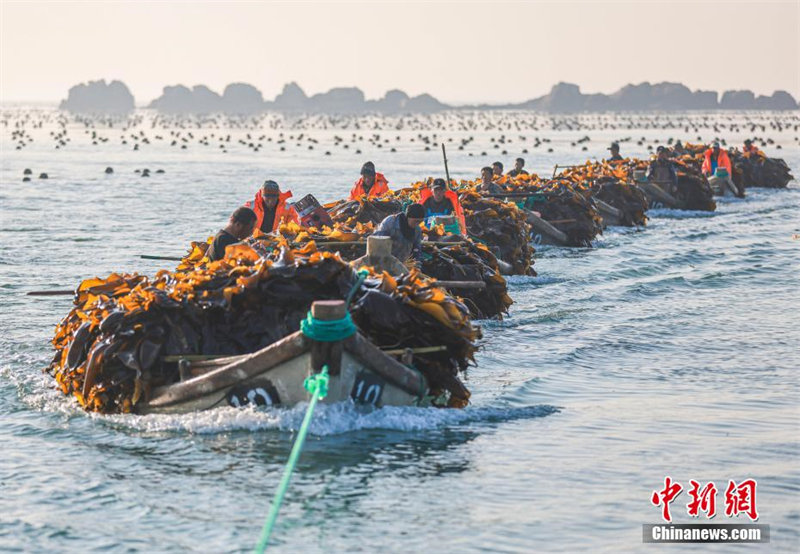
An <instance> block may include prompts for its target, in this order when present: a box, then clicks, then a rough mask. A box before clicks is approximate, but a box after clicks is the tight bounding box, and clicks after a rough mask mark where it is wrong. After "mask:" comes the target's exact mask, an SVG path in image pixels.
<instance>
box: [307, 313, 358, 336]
mask: <svg viewBox="0 0 800 554" xmlns="http://www.w3.org/2000/svg"><path fill="white" fill-rule="evenodd" d="M300 331H302V332H303V334H304V335H305V336H307V337H308V338H310V339H311V340H315V341H317V342H336V341H340V340H344V339H346V338H348V337H352V336H353V335H355V334H356V324H355V323H353V318H351V317H350V312H347V313H345V315H344V317H343V318H342V319H332V320H330V321H323V320H321V319H317V318H315V317H314V316H313V315H311V312H308V314H307V315H306V318H305V319H304V320H302V321H301V322H300Z"/></svg>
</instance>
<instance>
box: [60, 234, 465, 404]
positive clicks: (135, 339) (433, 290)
mask: <svg viewBox="0 0 800 554" xmlns="http://www.w3.org/2000/svg"><path fill="white" fill-rule="evenodd" d="M312 246H313V245H312ZM311 250H313V248H311V247H309V248H308V251H311ZM357 282H358V275H357V273H356V272H355V270H354V269H353V268H352V267H351V266H349V265H348V264H347V263H345V262H344V261H342V260H341V258H339V257H338V256H336V255H334V254H330V253H327V252H325V253H321V252H313V253H310V254H309V253H307V252H306V253H300V252H298V251H292V250H289V249H287V248H282V249H280V250H272V251H271V252H270V254H269V255H267V256H260V255H259V254H258V253H257V252H256V251H255V250H254V249H253V248H251V247H250V246H248V245H245V244H242V245H237V246H235V247H231V248H229V249H228V250H227V256H226V258H225V259H223V260H220V261H217V262H212V263H208V264H198V265H197V266H195V267H194V268H193V269H187V270H185V271H175V272H170V271H166V270H162V271H160V272H159V273H157V274H156V276H155V277H154V278H152V279H149V278H147V277H144V276H141V275H135V274H134V275H119V274H112V275H110V276H109V277H107V278H106V279H89V280H87V281H84V282H83V283H81V285H80V286H79V287H78V289H77V291H76V295H75V299H74V307H73V309H72V310H71V311H70V313H69V314H68V315H67V316H66V317H65V318H64V320H63V321H61V323H60V324H59V325H58V327H57V329H56V334H55V337H54V338H53V346H54V347H55V350H56V354H55V356H54V358H53V361H52V362H51V364H50V366H49V368H48V371H49V372H51V373H52V374H53V376H54V377H55V379H56V381H57V383H58V385H59V387H60V388H61V390H62V392H63V393H64V394H66V395H73V396H75V397H76V398H77V400H78V402H79V403H80V404H81V405H82V406H83V407H84V408H85V409H86V410H89V411H95V412H103V413H121V412H135V411H136V406H137V404H138V403H140V402H142V401H143V400H146V399H148V398H149V395H150V393H151V391H153V390H154V389H155V388H156V387H159V386H163V385H169V384H172V383H175V382H177V381H178V380H179V371H178V368H177V365H176V364H175V363H168V362H166V361H164V357H165V356H174V355H187V354H206V355H223V354H224V355H235V354H245V353H249V352H254V351H256V350H258V349H260V348H263V347H265V346H267V345H269V344H272V343H273V342H275V341H277V340H279V339H281V338H283V337H284V336H286V335H288V334H290V333H292V332H295V331H297V330H298V329H299V325H300V320H301V319H303V318H304V317H305V315H306V313H307V312H308V310H309V308H310V307H311V304H312V302H314V301H316V300H329V299H344V298H346V297H347V295H348V293H349V292H350V291H351V290H352V289H353V288H354V287H355V292H354V295H353V305H352V309H351V314H352V316H353V320H354V321H355V323H356V325H357V327H358V329H359V330H360V332H361V333H362V334H363V335H365V336H366V337H368V338H369V339H370V340H371V341H372V342H373V343H374V344H375V345H377V346H378V347H383V348H406V347H407V348H416V347H424V346H445V347H446V350H444V351H439V352H434V353H429V354H419V355H417V356H415V366H416V367H417V368H418V369H419V370H420V371H422V373H423V374H424V375H425V377H426V378H427V380H428V383H429V386H430V389H431V393H432V394H433V395H439V394H443V393H444V394H447V395H448V396H449V405H450V406H456V407H461V406H465V405H466V404H467V402H468V399H469V391H468V390H467V389H466V387H465V386H464V385H463V383H462V382H461V380H460V379H459V373H460V372H463V371H465V370H466V368H467V366H468V365H469V364H470V362H472V361H473V356H474V353H475V351H476V344H475V341H476V340H477V339H478V338H479V336H480V331H479V329H477V328H476V327H474V326H473V325H472V323H471V321H470V318H469V312H468V310H467V308H466V307H465V306H464V305H463V304H461V303H460V302H458V301H457V300H456V299H454V298H453V297H451V296H448V295H447V294H446V293H445V292H444V291H443V290H442V289H440V288H437V287H436V286H435V285H432V283H431V282H430V281H428V280H426V279H423V278H421V277H420V276H419V273H418V272H417V271H411V272H410V273H408V274H405V275H403V276H402V277H400V278H394V277H392V276H389V275H388V274H385V273H384V274H374V273H373V274H371V275H370V276H369V277H368V278H367V279H366V281H364V282H363V283H362V284H361V285H357Z"/></svg>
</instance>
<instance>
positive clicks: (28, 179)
mask: <svg viewBox="0 0 800 554" xmlns="http://www.w3.org/2000/svg"><path fill="white" fill-rule="evenodd" d="M30 180H31V178H30V177H23V178H22V182H23V183H27V182H28V181H30Z"/></svg>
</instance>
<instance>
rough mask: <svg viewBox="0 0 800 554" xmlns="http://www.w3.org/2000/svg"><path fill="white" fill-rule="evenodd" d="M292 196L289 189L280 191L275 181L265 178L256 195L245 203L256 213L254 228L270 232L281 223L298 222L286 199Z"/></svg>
mask: <svg viewBox="0 0 800 554" xmlns="http://www.w3.org/2000/svg"><path fill="white" fill-rule="evenodd" d="M291 197H292V193H291V191H288V190H287V191H286V192H281V188H280V187H279V186H278V183H276V182H275V181H272V180H269V179H267V180H266V181H264V184H263V185H262V187H261V189H260V190H259V191H258V192H257V193H256V197H255V199H254V200H252V201H251V202H248V203H247V204H245V207H247V208H250V209H251V210H253V211H254V212H255V214H256V226H255V228H256V229H259V230H260V231H261V232H263V233H271V232H273V231H275V230H277V229H278V227H279V226H280V224H281V223H287V222H289V221H294V222H295V223H297V222H298V218H297V212H296V211H295V209H294V208H293V207H292V206H291V205H287V204H286V201H287V200H288V199H289V198H291Z"/></svg>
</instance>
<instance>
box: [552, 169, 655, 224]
mask: <svg viewBox="0 0 800 554" xmlns="http://www.w3.org/2000/svg"><path fill="white" fill-rule="evenodd" d="M558 178H560V179H568V180H569V181H571V182H572V183H573V185H574V186H575V187H576V189H578V190H581V191H583V192H584V194H585V195H587V196H592V197H595V198H598V199H599V200H602V201H603V202H605V203H606V204H609V205H610V206H612V207H614V208H616V209H617V210H619V211H620V213H621V214H622V217H621V218H620V221H619V224H620V225H624V226H628V227H633V226H637V225H645V224H646V223H647V216H646V215H645V212H646V211H647V197H646V196H645V194H644V192H642V190H641V189H640V188H639V187H638V186H636V184H635V183H633V181H632V180H630V175H629V174H628V171H627V169H626V168H625V167H624V166H622V165H619V164H610V163H608V162H586V163H585V164H583V165H576V166H572V167H569V168H567V169H565V170H564V171H562V172H561V173H559V175H558Z"/></svg>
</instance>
